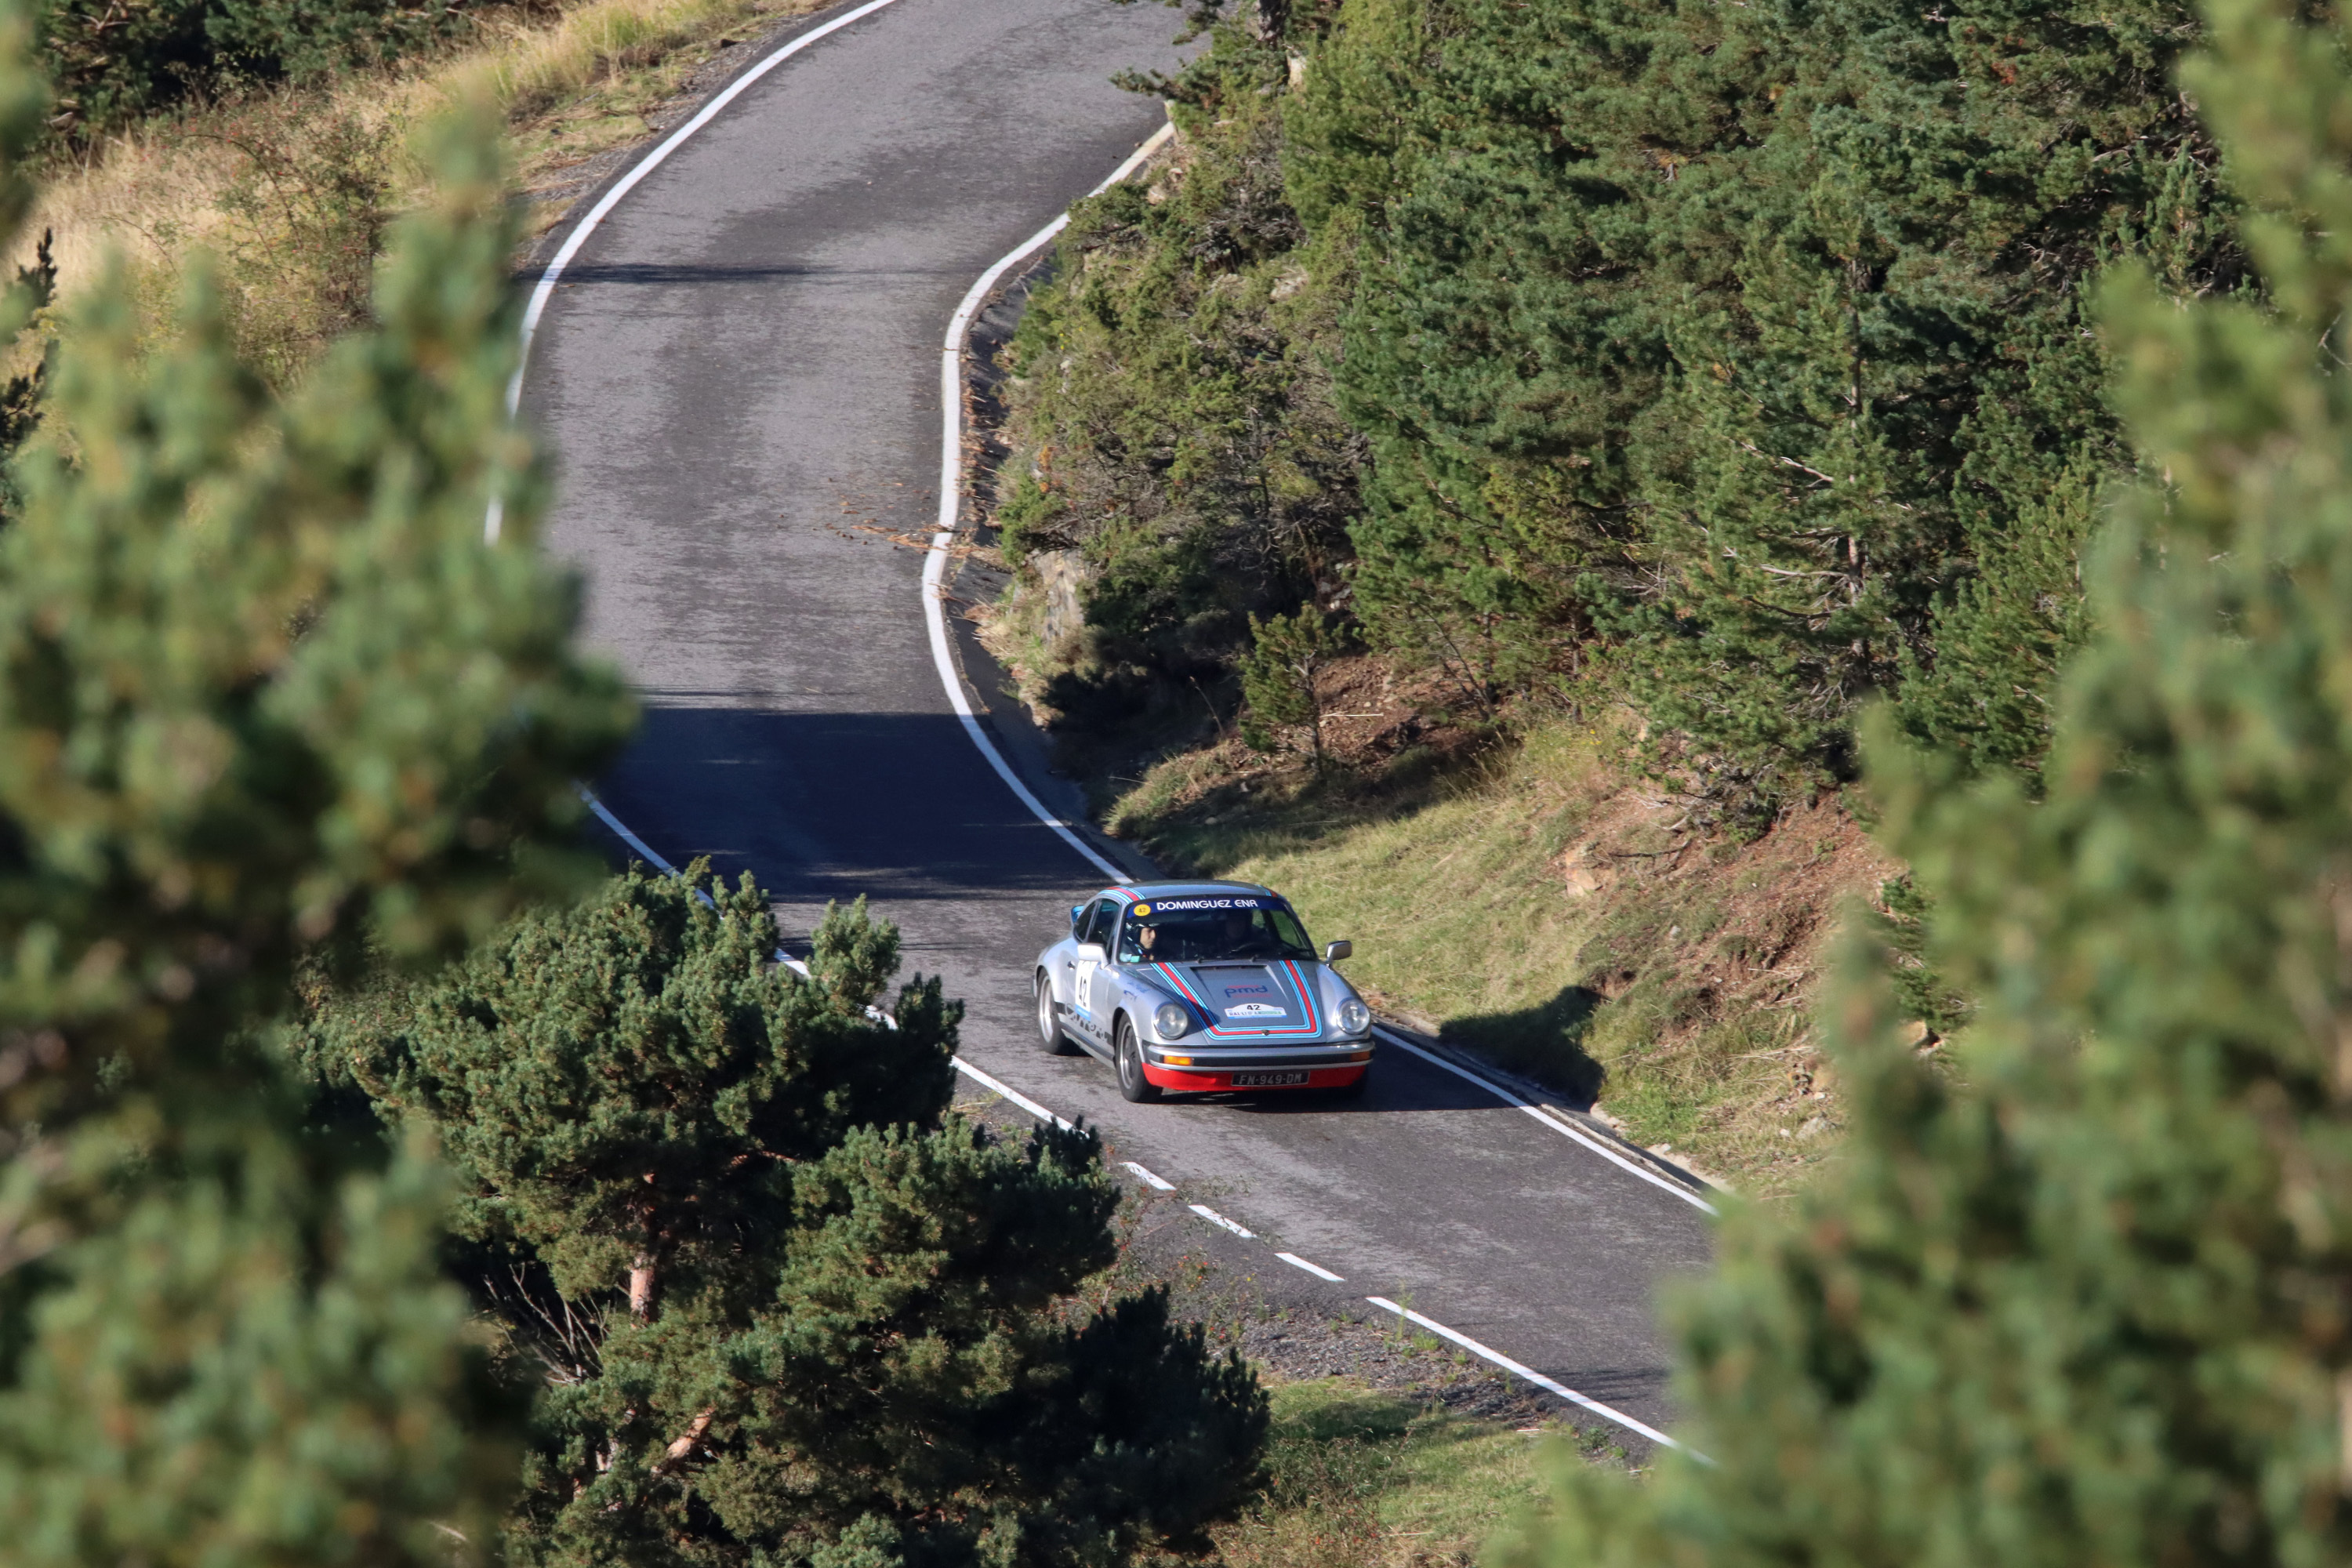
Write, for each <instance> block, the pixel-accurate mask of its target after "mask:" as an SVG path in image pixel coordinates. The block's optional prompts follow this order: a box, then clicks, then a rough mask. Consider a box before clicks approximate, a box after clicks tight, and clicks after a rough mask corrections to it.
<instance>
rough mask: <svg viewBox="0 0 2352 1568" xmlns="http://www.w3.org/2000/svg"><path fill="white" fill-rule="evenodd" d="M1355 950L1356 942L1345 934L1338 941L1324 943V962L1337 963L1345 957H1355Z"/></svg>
mask: <svg viewBox="0 0 2352 1568" xmlns="http://www.w3.org/2000/svg"><path fill="white" fill-rule="evenodd" d="M1355 952H1356V944H1355V943H1354V942H1349V940H1348V939H1347V938H1346V937H1344V936H1343V937H1341V938H1340V939H1339V941H1337V942H1326V943H1324V944H1323V962H1324V963H1339V961H1340V960H1341V959H1343V958H1352V957H1354V956H1355Z"/></svg>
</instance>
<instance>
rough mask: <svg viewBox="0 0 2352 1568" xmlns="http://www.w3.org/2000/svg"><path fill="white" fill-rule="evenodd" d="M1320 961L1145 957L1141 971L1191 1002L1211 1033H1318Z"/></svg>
mask: <svg viewBox="0 0 2352 1568" xmlns="http://www.w3.org/2000/svg"><path fill="white" fill-rule="evenodd" d="M1321 967H1322V965H1320V964H1318V963H1313V962H1311V961H1310V962H1307V963H1298V962H1296V961H1294V960H1289V959H1285V960H1282V961H1280V962H1278V963H1150V964H1145V965H1144V966H1143V970H1144V973H1146V974H1149V975H1151V976H1153V977H1154V978H1156V979H1157V980H1159V982H1160V984H1162V985H1164V986H1166V987H1167V988H1168V990H1169V991H1170V992H1171V993H1172V994H1175V995H1178V996H1181V997H1182V998H1183V999H1184V1000H1185V1001H1187V1002H1189V1003H1191V1004H1192V1009H1193V1012H1194V1013H1195V1015H1197V1016H1199V1017H1201V1018H1202V1019H1203V1020H1205V1021H1206V1023H1207V1025H1208V1029H1207V1031H1206V1032H1207V1034H1208V1035H1209V1037H1211V1038H1213V1039H1220V1040H1227V1039H1243V1040H1262V1039H1265V1038H1267V1037H1275V1038H1284V1037H1290V1038H1299V1039H1306V1038H1312V1037H1316V1036H1318V1035H1320V1034H1322V1033H1323V1026H1324V1009H1323V998H1322V991H1321V987H1320V986H1318V984H1316V978H1317V977H1316V974H1315V971H1317V970H1318V969H1319V968H1321Z"/></svg>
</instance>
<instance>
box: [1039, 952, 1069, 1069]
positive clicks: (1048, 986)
mask: <svg viewBox="0 0 2352 1568" xmlns="http://www.w3.org/2000/svg"><path fill="white" fill-rule="evenodd" d="M1037 1043H1038V1044H1039V1045H1040V1046H1043V1047H1045V1050H1046V1051H1047V1053H1048V1054H1050V1055H1053V1056H1057V1057H1069V1056H1076V1054H1077V1050H1078V1047H1076V1046H1074V1045H1072V1044H1071V1043H1070V1037H1069V1035H1068V1033H1067V1032H1066V1030H1064V1029H1063V1027H1062V1021H1061V1020H1060V1019H1059V1018H1056V1017H1055V1016H1054V983H1053V982H1052V981H1051V980H1048V979H1047V978H1045V971H1044V970H1042V969H1041V970H1039V971H1038V972H1037Z"/></svg>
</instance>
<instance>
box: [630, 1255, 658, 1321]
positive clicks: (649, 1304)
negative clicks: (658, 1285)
mask: <svg viewBox="0 0 2352 1568" xmlns="http://www.w3.org/2000/svg"><path fill="white" fill-rule="evenodd" d="M653 1315H654V1260H653V1257H652V1255H651V1254H649V1253H639V1254H638V1255H637V1260H636V1262H635V1264H633V1265H632V1266H631V1267H630V1268H629V1316H631V1317H632V1318H635V1319H636V1320H637V1321H639V1322H643V1321H646V1319H647V1318H650V1317H652V1316H653Z"/></svg>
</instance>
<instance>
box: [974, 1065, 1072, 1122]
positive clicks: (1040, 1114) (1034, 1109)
mask: <svg viewBox="0 0 2352 1568" xmlns="http://www.w3.org/2000/svg"><path fill="white" fill-rule="evenodd" d="M948 1060H949V1061H950V1062H952V1063H953V1064H955V1069H956V1071H958V1072H960V1073H961V1074H963V1075H964V1077H966V1078H968V1079H971V1080H972V1081H973V1082H974V1083H977V1084H979V1085H980V1086H981V1087H982V1088H983V1089H994V1090H995V1091H996V1092H997V1093H999V1094H1001V1095H1003V1097H1004V1098H1005V1099H1007V1100H1011V1101H1012V1102H1013V1104H1015V1105H1017V1106H1019V1107H1020V1108H1021V1109H1022V1110H1025V1111H1027V1112H1028V1113H1029V1114H1030V1115H1032V1116H1034V1117H1035V1118H1036V1119H1037V1120H1038V1121H1050V1122H1052V1123H1053V1124H1054V1125H1055V1126H1056V1127H1058V1128H1060V1129H1061V1130H1062V1131H1065V1132H1073V1131H1076V1128H1074V1127H1072V1126H1071V1125H1070V1124H1069V1123H1068V1122H1066V1121H1063V1120H1062V1119H1061V1118H1060V1117H1058V1116H1056V1115H1055V1114H1054V1113H1053V1112H1052V1111H1050V1110H1046V1109H1045V1107H1044V1106H1042V1105H1040V1104H1038V1103H1037V1102H1036V1101H1035V1100H1032V1099H1030V1098H1029V1097H1028V1096H1027V1095H1025V1094H1024V1093H1022V1092H1021V1091H1020V1090H1019V1089H1015V1088H1013V1086H1012V1085H1011V1084H1009V1083H1006V1082H1005V1081H1004V1080H1003V1079H1000V1078H996V1077H994V1076H992V1075H991V1074H988V1073H984V1072H982V1071H981V1070H980V1069H979V1068H976V1067H974V1066H972V1065H971V1063H970V1062H968V1061H966V1060H964V1059H963V1058H961V1057H950V1058H948Z"/></svg>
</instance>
